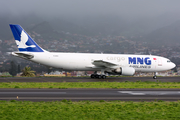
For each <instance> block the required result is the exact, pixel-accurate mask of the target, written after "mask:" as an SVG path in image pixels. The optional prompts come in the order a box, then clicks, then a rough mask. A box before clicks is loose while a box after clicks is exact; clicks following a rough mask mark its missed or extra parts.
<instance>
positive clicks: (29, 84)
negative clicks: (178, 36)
mask: <svg viewBox="0 0 180 120" xmlns="http://www.w3.org/2000/svg"><path fill="white" fill-rule="evenodd" d="M0 88H59V89H66V88H113V89H118V88H180V82H140V81H137V82H128V81H126V82H81V81H79V82H63V81H62V82H43V83H42V82H39V83H37V82H0Z"/></svg>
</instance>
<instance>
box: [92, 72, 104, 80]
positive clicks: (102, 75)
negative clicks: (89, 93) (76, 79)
mask: <svg viewBox="0 0 180 120" xmlns="http://www.w3.org/2000/svg"><path fill="white" fill-rule="evenodd" d="M91 78H98V79H106V75H104V70H101V75H99V74H97V71H95V72H94V74H91Z"/></svg>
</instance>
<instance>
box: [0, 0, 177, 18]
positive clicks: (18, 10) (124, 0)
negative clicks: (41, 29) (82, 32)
mask: <svg viewBox="0 0 180 120" xmlns="http://www.w3.org/2000/svg"><path fill="white" fill-rule="evenodd" d="M179 5H180V0H0V14H1V15H2V14H6V13H11V14H12V15H21V14H28V13H36V14H37V15H39V16H47V17H56V16H60V15H67V16H84V15H90V16H91V15H117V16H123V17H127V18H131V17H132V18H138V17H146V16H147V17H148V16H158V15H161V14H167V13H168V14H170V13H172V14H173V13H179V12H180V7H179Z"/></svg>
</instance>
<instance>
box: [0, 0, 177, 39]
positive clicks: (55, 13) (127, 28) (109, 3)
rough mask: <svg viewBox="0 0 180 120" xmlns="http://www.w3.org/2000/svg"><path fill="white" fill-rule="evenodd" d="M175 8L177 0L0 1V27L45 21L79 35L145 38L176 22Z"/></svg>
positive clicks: (56, 27) (55, 27)
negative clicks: (98, 34) (97, 34)
mask: <svg viewBox="0 0 180 120" xmlns="http://www.w3.org/2000/svg"><path fill="white" fill-rule="evenodd" d="M179 5H180V1H179V0H173V1H172V0H1V1H0V18H1V19H4V21H6V22H7V23H3V20H1V23H0V24H3V25H4V24H8V22H9V23H17V24H21V25H27V24H33V23H34V24H37V23H40V22H43V21H48V22H49V23H50V24H51V25H52V27H54V29H56V30H58V29H60V30H64V31H69V32H77V33H80V34H85V33H82V32H81V31H86V30H87V31H86V33H89V34H88V35H95V33H99V32H102V33H103V34H104V35H118V34H119V35H125V36H145V35H147V34H150V33H151V32H153V31H154V30H158V29H161V28H163V27H166V26H169V25H171V24H174V23H175V22H177V21H179V20H180V14H179V12H180V7H179ZM31 16H32V17H31ZM23 20H24V21H23ZM28 21H29V22H28ZM30 21H31V22H30ZM59 24H61V26H58V25H59ZM62 24H63V25H64V26H63V25H62ZM68 26H69V27H68ZM72 26H73V27H72ZM3 27H4V26H3ZM25 27H26V26H25ZM1 29H2V28H1ZM73 29H74V30H73ZM78 29H81V30H79V32H78ZM91 33H92V34H91Z"/></svg>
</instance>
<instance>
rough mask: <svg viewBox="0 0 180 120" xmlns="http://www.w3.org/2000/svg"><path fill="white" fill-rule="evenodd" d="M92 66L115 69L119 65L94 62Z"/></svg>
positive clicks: (99, 61) (102, 61) (100, 61)
mask: <svg viewBox="0 0 180 120" xmlns="http://www.w3.org/2000/svg"><path fill="white" fill-rule="evenodd" d="M92 64H93V65H95V66H98V67H106V68H109V67H113V66H118V65H117V64H114V63H111V62H108V61H104V60H94V61H93V62H92Z"/></svg>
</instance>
